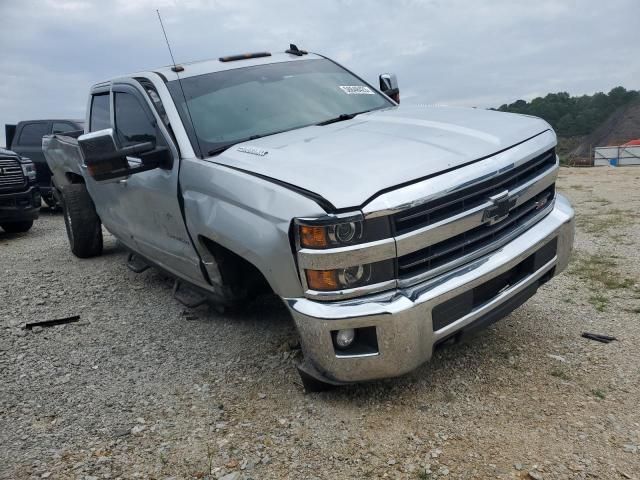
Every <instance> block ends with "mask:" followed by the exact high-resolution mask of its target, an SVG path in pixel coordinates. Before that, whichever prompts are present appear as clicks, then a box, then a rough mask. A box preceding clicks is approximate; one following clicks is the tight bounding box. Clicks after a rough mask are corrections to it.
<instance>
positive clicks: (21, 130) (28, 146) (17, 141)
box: [5, 120, 84, 208]
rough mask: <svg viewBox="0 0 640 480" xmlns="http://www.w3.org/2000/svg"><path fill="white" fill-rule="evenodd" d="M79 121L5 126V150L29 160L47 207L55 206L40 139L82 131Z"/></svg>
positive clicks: (27, 121)
mask: <svg viewBox="0 0 640 480" xmlns="http://www.w3.org/2000/svg"><path fill="white" fill-rule="evenodd" d="M83 128H84V126H83V122H82V121H81V120H25V121H22V122H19V123H18V124H17V125H5V132H6V137H7V148H8V149H9V150H11V151H13V152H16V153H17V154H18V155H20V156H22V157H27V158H29V159H30V160H31V161H32V162H33V163H34V164H35V168H36V178H37V182H38V186H39V187H40V192H41V193H42V198H43V199H44V201H45V202H46V204H47V205H49V206H50V207H52V208H54V207H56V206H57V202H56V199H55V197H54V195H53V189H52V188H51V170H49V167H48V166H47V162H46V160H45V158H44V154H43V153H42V137H44V136H45V135H50V134H56V133H58V134H64V133H69V132H74V131H78V130H82V129H83Z"/></svg>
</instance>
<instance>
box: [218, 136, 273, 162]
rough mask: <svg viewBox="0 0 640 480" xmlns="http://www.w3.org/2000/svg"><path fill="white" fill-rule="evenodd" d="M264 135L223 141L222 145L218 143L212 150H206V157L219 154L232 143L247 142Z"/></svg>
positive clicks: (231, 145)
mask: <svg viewBox="0 0 640 480" xmlns="http://www.w3.org/2000/svg"><path fill="white" fill-rule="evenodd" d="M264 136H265V135H251V136H250V137H247V138H243V139H241V140H237V141H235V142H230V143H225V144H224V145H220V146H219V147H216V148H214V149H213V150H209V151H208V152H207V156H208V157H215V156H216V155H220V154H221V153H222V152H224V151H225V150H228V149H230V148H231V147H233V146H234V145H237V144H239V143H243V142H248V141H249V140H256V139H257V138H262V137H264Z"/></svg>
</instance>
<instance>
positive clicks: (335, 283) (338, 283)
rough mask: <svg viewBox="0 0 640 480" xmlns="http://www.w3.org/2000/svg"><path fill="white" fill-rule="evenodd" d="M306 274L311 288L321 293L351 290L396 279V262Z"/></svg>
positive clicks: (386, 261) (315, 271)
mask: <svg viewBox="0 0 640 480" xmlns="http://www.w3.org/2000/svg"><path fill="white" fill-rule="evenodd" d="M305 274H306V277H307V285H308V286H309V288H310V289H311V290H317V291H320V292H323V291H324V292H326V291H331V290H349V289H351V288H358V287H363V286H365V285H373V284H376V283H382V282H386V281H389V280H393V279H394V278H395V276H394V262H393V260H391V259H390V260H384V261H382V262H375V263H368V264H365V265H354V266H350V267H345V268H337V269H335V270H305Z"/></svg>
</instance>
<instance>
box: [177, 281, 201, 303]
mask: <svg viewBox="0 0 640 480" xmlns="http://www.w3.org/2000/svg"><path fill="white" fill-rule="evenodd" d="M173 298H175V299H176V300H178V301H179V302H180V303H181V304H183V305H184V306H185V307H187V308H196V307H199V306H200V305H203V304H204V303H206V302H207V300H208V298H207V297H206V296H204V295H203V294H201V293H199V292H197V291H196V290H194V289H192V288H189V285H186V284H184V283H182V282H181V281H180V280H178V279H176V280H175V283H174V284H173Z"/></svg>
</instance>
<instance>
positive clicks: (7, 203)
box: [0, 148, 42, 233]
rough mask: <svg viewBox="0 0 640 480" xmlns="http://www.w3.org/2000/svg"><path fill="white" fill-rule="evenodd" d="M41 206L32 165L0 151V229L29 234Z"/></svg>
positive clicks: (9, 152)
mask: <svg viewBox="0 0 640 480" xmlns="http://www.w3.org/2000/svg"><path fill="white" fill-rule="evenodd" d="M41 203H42V202H41V200H40V190H39V189H38V186H37V184H36V170H35V167H34V165H33V162H32V161H31V160H29V159H28V158H23V157H21V156H20V155H18V154H17V153H15V152H12V151H9V150H5V149H3V148H0V227H2V229H3V230H4V231H5V232H7V233H21V232H27V231H29V230H30V229H31V227H32V226H33V221H34V220H35V219H37V218H38V215H39V213H40V204H41Z"/></svg>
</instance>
